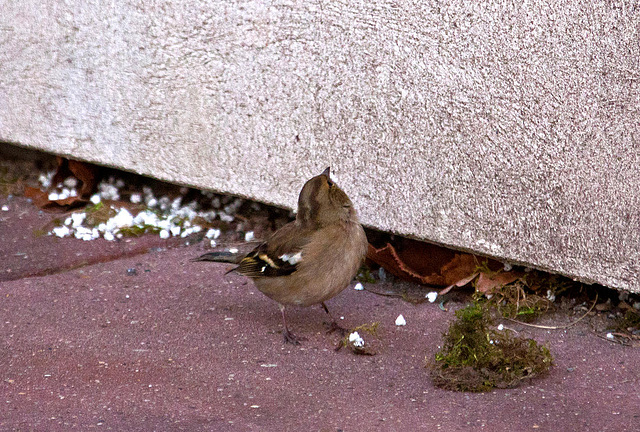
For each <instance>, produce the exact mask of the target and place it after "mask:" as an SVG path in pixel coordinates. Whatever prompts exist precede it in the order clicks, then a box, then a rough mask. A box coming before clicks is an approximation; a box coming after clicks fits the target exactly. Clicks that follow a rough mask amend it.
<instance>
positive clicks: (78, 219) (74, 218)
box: [65, 213, 87, 228]
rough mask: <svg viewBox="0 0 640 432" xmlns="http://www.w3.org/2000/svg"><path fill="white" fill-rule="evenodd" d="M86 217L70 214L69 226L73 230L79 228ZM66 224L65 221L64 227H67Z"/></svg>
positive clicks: (81, 214)
mask: <svg viewBox="0 0 640 432" xmlns="http://www.w3.org/2000/svg"><path fill="white" fill-rule="evenodd" d="M86 217H87V214H86V213H72V214H71V220H72V221H73V223H72V225H71V226H73V227H74V228H77V227H79V226H80V225H82V222H84V220H85V218H86ZM66 222H67V221H66V220H65V225H68V224H67V223H66Z"/></svg>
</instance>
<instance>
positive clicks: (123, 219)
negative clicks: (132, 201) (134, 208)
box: [107, 208, 133, 228]
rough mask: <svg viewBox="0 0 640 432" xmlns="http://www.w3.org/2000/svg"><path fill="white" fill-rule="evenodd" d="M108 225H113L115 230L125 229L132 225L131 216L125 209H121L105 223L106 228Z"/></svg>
mask: <svg viewBox="0 0 640 432" xmlns="http://www.w3.org/2000/svg"><path fill="white" fill-rule="evenodd" d="M109 223H111V224H113V226H114V227H115V228H125V227H130V226H132V225H133V215H132V214H131V213H130V212H129V210H127V209H126V208H121V209H120V211H118V213H117V214H116V215H115V216H114V217H112V218H111V219H109V221H107V226H109Z"/></svg>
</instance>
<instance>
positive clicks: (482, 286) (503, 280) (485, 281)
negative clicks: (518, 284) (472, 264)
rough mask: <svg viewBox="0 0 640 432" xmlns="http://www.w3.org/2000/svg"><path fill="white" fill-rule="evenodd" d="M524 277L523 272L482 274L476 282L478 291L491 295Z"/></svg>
mask: <svg viewBox="0 0 640 432" xmlns="http://www.w3.org/2000/svg"><path fill="white" fill-rule="evenodd" d="M522 276H524V273H522V272H501V273H497V274H493V275H488V274H487V273H480V276H479V277H478V281H477V282H476V291H477V292H479V293H482V294H485V295H486V294H491V293H493V292H494V291H495V290H496V289H500V288H502V287H503V286H505V285H508V284H510V283H511V282H514V281H516V280H518V279H520V278H521V277H522Z"/></svg>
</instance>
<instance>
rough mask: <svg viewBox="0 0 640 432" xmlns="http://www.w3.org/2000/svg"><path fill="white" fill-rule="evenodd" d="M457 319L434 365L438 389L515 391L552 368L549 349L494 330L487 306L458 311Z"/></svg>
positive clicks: (432, 369) (476, 306) (528, 340)
mask: <svg viewBox="0 0 640 432" xmlns="http://www.w3.org/2000/svg"><path fill="white" fill-rule="evenodd" d="M456 318H457V319H456V320H455V321H454V322H453V323H452V324H451V326H450V327H449V330H448V331H447V332H446V333H445V334H444V346H443V348H442V350H440V351H439V352H438V353H437V354H436V356H435V362H433V363H431V364H430V368H431V378H432V379H433V382H434V384H435V385H436V386H438V387H441V388H444V389H448V390H457V391H473V392H483V391H488V390H491V389H492V388H494V387H498V388H508V387H515V386H516V385H518V383H519V382H520V381H521V380H523V379H529V378H533V377H535V376H540V375H543V374H545V373H547V372H548V370H549V368H550V367H551V365H552V362H553V358H552V357H551V354H550V352H549V349H548V348H547V347H545V346H538V344H537V343H536V341H534V340H533V339H524V338H520V337H514V336H512V335H511V333H509V332H507V331H497V330H493V329H492V328H491V327H492V320H491V318H490V316H489V313H488V311H487V309H486V307H485V306H484V305H482V304H479V303H474V304H473V305H471V306H468V307H466V308H464V309H461V310H458V311H456Z"/></svg>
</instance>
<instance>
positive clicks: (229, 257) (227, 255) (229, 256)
mask: <svg viewBox="0 0 640 432" xmlns="http://www.w3.org/2000/svg"><path fill="white" fill-rule="evenodd" d="M240 259H242V256H241V255H239V254H237V253H233V252H229V251H224V252H209V253H206V254H204V255H200V256H199V257H197V258H193V259H192V260H191V261H213V262H223V263H231V264H238V262H239V261H240Z"/></svg>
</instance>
